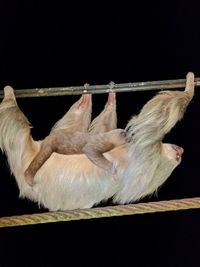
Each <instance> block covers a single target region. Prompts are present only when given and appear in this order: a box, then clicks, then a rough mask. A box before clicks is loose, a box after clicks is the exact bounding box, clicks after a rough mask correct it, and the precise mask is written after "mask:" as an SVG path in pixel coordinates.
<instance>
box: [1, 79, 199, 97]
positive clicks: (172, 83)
mask: <svg viewBox="0 0 200 267" xmlns="http://www.w3.org/2000/svg"><path fill="white" fill-rule="evenodd" d="M185 83H186V79H177V80H163V81H151V82H136V83H121V84H115V83H114V82H110V83H109V84H106V85H88V84H85V85H84V86H71V87H54V88H36V89H18V90H15V96H16V97H18V98H24V97H41V96H63V95H81V94H84V93H90V94H102V93H108V92H109V91H113V92H135V91H150V90H162V89H175V88H184V87H185ZM195 86H200V78H195ZM3 96H4V92H3V91H2V90H1V91H0V98H3Z"/></svg>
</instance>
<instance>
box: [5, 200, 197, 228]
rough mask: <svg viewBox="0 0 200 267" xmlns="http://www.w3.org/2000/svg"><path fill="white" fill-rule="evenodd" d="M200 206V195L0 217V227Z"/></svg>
mask: <svg viewBox="0 0 200 267" xmlns="http://www.w3.org/2000/svg"><path fill="white" fill-rule="evenodd" d="M198 208H200V197H197V198H185V199H179V200H169V201H157V202H148V203H138V204H129V205H118V206H109V207H100V208H91V209H80V210H72V211H65V212H45V213H38V214H30V215H21V216H11V217H2V218H0V228H2V227H13V226H24V225H32V224H42V223H53V222H66V221H75V220H86V219H95V218H106V217H115V216H124V215H135V214H145V213H155V212H166V211H178V210H188V209H198Z"/></svg>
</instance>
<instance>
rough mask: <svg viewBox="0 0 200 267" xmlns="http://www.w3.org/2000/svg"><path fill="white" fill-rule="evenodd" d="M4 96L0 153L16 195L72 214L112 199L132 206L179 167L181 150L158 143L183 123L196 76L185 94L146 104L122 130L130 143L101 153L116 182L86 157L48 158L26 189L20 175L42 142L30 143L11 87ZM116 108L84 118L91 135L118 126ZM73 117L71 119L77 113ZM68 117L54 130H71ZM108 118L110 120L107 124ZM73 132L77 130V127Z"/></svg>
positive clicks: (170, 94)
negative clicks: (132, 202)
mask: <svg viewBox="0 0 200 267" xmlns="http://www.w3.org/2000/svg"><path fill="white" fill-rule="evenodd" d="M4 94H5V96H4V99H3V101H2V103H1V104H0V148H1V149H2V151H4V152H5V153H6V155H7V158H8V162H9V166H10V169H11V172H12V173H13V175H14V176H15V178H16V181H17V184H18V186H19V190H20V196H21V197H27V198H29V199H31V200H33V201H36V202H38V203H39V204H40V205H43V206H44V207H46V208H48V209H49V210H52V211H54V210H72V209H78V208H90V207H92V206H93V205H95V204H97V203H99V202H100V201H102V200H106V199H108V198H110V197H112V198H113V201H114V202H115V203H128V202H131V201H136V200H138V199H140V198H142V197H144V196H146V195H148V194H151V193H153V192H154V191H155V190H156V189H157V188H158V187H159V186H160V185H161V184H162V183H163V182H164V181H165V180H166V179H167V178H168V177H169V175H170V174H171V172H172V171H173V170H174V168H175V167H176V166H177V165H178V164H179V163H180V162H181V155H182V153H183V149H182V148H180V147H178V146H176V145H171V144H165V143H162V139H163V137H164V135H165V134H166V133H168V132H169V131H170V130H171V128H172V127H173V126H174V125H175V124H176V122H177V121H178V120H180V119H181V118H182V116H183V114H184V111H185V109H186V107H187V105H188V104H189V102H190V100H191V99H192V97H193V94H194V75H193V73H188V75H187V81H186V88H185V91H183V92H181V91H163V92H160V93H159V94H157V95H156V96H155V97H154V98H152V99H151V100H150V101H149V102H147V104H146V105H145V106H144V107H143V108H142V110H141V112H140V113H139V115H137V116H134V117H133V118H132V119H131V120H130V121H129V123H128V125H127V127H126V129H125V130H126V132H127V133H126V134H127V138H128V142H126V143H125V144H123V145H119V146H117V147H116V148H114V149H112V150H111V151H109V152H106V153H104V156H105V158H106V159H107V160H109V161H110V162H111V163H112V164H113V166H114V168H115V170H116V172H117V173H116V175H117V177H118V180H117V181H114V180H113V179H111V174H110V172H108V171H106V170H104V169H102V168H99V167H98V166H96V165H95V164H93V163H92V162H91V161H90V160H89V159H88V158H87V157H86V156H85V155H84V154H79V155H63V154H58V153H52V154H51V156H50V157H49V159H48V160H47V161H46V162H45V163H44V164H43V165H42V167H41V168H40V169H39V170H38V171H37V173H36V175H35V177H34V181H35V185H34V186H33V187H31V186H29V185H28V184H27V182H26V181H25V175H24V173H25V170H26V169H27V168H28V166H29V165H30V163H31V162H32V160H33V159H34V158H35V157H36V155H37V154H38V152H39V151H40V148H41V144H42V142H41V141H34V140H33V138H32V136H31V134H30V125H29V122H28V120H27V118H26V117H25V116H24V114H23V113H22V112H21V110H20V109H19V107H18V106H17V103H16V100H15V96H14V93H13V90H12V88H11V87H8V86H7V87H5V89H4ZM81 101H82V100H81ZM83 102H84V101H83ZM87 108H88V107H87ZM115 109H116V106H115V100H113V101H110V102H109V101H108V103H107V105H106V106H105V109H104V110H103V112H102V113H101V114H100V115H99V116H98V117H97V118H96V119H95V120H94V121H93V122H92V123H91V124H90V125H89V122H90V118H88V124H87V123H86V124H87V126H88V125H89V131H91V132H92V131H93V133H95V132H96V133H98V132H100V133H103V132H107V131H111V130H113V129H114V128H115V127H116V112H115ZM72 113H73V114H72V117H73V120H74V116H75V113H76V112H75V113H74V112H72ZM70 116H71V115H70V112H69V113H67V114H66V115H65V116H64V117H63V118H62V119H61V120H60V121H58V123H57V124H56V125H55V126H54V128H53V129H52V131H56V130H58V129H66V128H67V127H68V125H70V127H71V124H69V122H70ZM111 117H112V118H114V119H113V120H110V121H112V122H111V123H110V124H109V123H108V122H109V119H108V118H111ZM111 124H112V125H111ZM73 127H75V128H74V130H75V131H76V130H77V128H76V125H74V126H73ZM85 131H87V127H86V129H85Z"/></svg>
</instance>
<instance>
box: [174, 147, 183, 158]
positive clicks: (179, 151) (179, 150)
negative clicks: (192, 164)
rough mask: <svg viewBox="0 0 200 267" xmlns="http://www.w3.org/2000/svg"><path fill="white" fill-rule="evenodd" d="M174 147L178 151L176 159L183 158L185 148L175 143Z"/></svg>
mask: <svg viewBox="0 0 200 267" xmlns="http://www.w3.org/2000/svg"><path fill="white" fill-rule="evenodd" d="M172 147H173V149H174V150H175V151H176V159H177V160H179V159H181V156H182V155H183V152H184V149H183V148H182V147H180V146H177V145H173V146H172Z"/></svg>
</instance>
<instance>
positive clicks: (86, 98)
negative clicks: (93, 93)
mask: <svg viewBox="0 0 200 267" xmlns="http://www.w3.org/2000/svg"><path fill="white" fill-rule="evenodd" d="M89 99H90V94H84V95H83V96H82V101H81V103H80V104H79V106H78V108H86V107H87V106H88V103H89Z"/></svg>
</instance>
